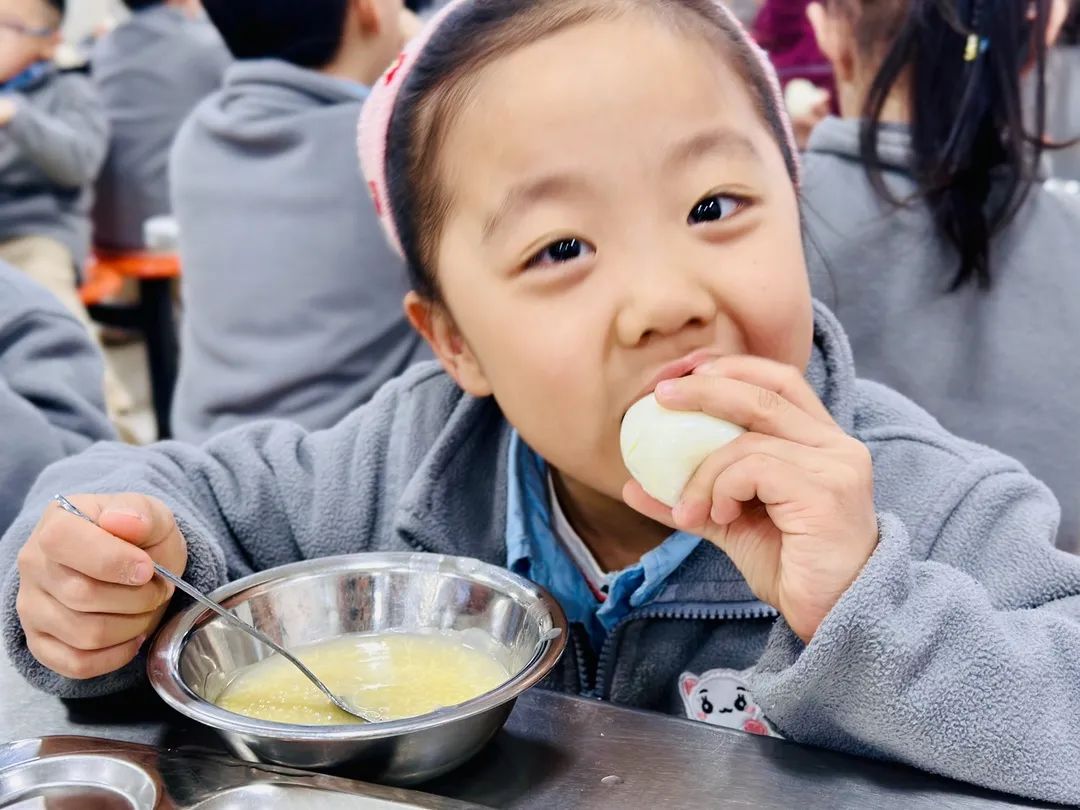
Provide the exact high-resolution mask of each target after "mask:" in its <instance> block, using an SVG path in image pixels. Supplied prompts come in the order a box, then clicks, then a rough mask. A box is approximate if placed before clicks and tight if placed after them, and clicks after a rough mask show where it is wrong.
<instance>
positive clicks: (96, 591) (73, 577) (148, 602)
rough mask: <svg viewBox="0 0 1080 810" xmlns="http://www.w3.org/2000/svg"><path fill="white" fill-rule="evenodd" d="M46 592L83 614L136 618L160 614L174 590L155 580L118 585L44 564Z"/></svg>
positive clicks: (57, 564) (43, 585)
mask: <svg viewBox="0 0 1080 810" xmlns="http://www.w3.org/2000/svg"><path fill="white" fill-rule="evenodd" d="M43 567H44V575H43V576H41V578H40V579H39V580H38V581H39V582H40V584H41V587H42V589H43V590H44V591H45V592H46V593H48V594H49V595H50V596H51V597H53V598H54V599H56V600H57V601H58V602H60V603H61V604H62V605H64V606H66V607H67V608H69V609H71V610H74V611H79V612H81V613H118V614H122V615H126V616H136V615H138V614H141V613H150V612H153V611H154V610H157V609H158V608H159V607H161V606H162V605H164V604H165V603H166V602H168V601H169V600H170V599H171V598H172V594H173V586H172V585H170V584H169V583H168V582H166V581H165V580H163V579H160V578H158V577H154V578H153V579H152V580H150V582H148V583H147V584H145V585H142V586H138V587H136V586H133V585H115V584H113V583H110V582H101V581H99V580H96V579H91V578H90V577H88V576H86V574H83V573H80V572H79V571H76V570H75V569H74V568H68V567H67V566H64V565H60V564H59V563H56V562H53V561H52V560H44V562H43Z"/></svg>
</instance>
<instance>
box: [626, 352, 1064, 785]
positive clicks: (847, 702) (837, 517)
mask: <svg viewBox="0 0 1080 810" xmlns="http://www.w3.org/2000/svg"><path fill="white" fill-rule="evenodd" d="M699 371H701V372H702V373H701V374H695V376H694V378H686V379H681V380H676V381H673V383H670V384H665V385H664V386H661V387H658V389H657V394H658V397H660V398H661V402H663V403H665V404H670V405H671V406H673V407H676V408H682V409H687V410H689V409H694V408H698V409H701V410H704V411H706V412H708V413H712V414H713V415H715V416H718V417H721V418H725V419H731V420H732V421H735V422H737V423H739V424H743V425H746V426H747V427H748V432H747V433H746V434H745V435H743V436H740V437H739V438H737V439H735V440H734V441H733V442H731V443H730V444H729V445H727V446H726V447H724V448H722V449H720V450H718V451H717V452H716V453H714V454H713V455H712V456H711V457H710V458H709V459H707V460H706V461H705V462H704V463H703V464H702V465H701V467H700V468H699V470H698V471H697V473H695V476H694V478H693V479H691V482H690V483H689V484H688V485H687V488H686V491H684V493H683V502H682V503H681V504H680V505H679V506H678V507H677V508H676V509H675V510H674V511H672V510H667V509H666V508H665V507H663V505H662V504H659V503H657V502H654V501H651V499H649V498H648V496H646V495H645V494H644V492H643V491H641V489H640V487H639V486H638V485H636V484H630V485H628V486H627V489H626V492H625V494H626V497H627V500H628V502H630V503H631V504H632V505H634V506H635V507H636V508H638V509H640V510H641V511H642V512H644V513H646V514H648V515H649V516H651V517H654V518H655V519H657V520H660V521H665V522H669V523H671V524H673V525H675V526H676V527H678V528H681V529H686V530H692V531H694V532H695V533H697V534H699V535H701V536H703V537H706V538H708V539H710V540H711V541H713V542H714V543H716V544H717V545H718V546H720V548H721V549H723V550H724V551H725V552H726V553H727V554H728V555H729V556H730V557H731V558H732V560H733V561H734V562H735V564H736V565H738V567H739V569H740V570H741V571H742V573H743V575H744V576H745V577H746V579H747V582H748V583H749V584H750V586H751V588H753V590H754V592H755V593H756V594H757V595H758V597H759V598H761V599H762V600H764V601H766V602H768V603H770V604H772V605H774V606H775V607H777V608H778V609H779V610H780V612H781V615H782V616H783V618H782V619H780V620H779V621H778V623H777V626H776V628H775V629H774V632H773V634H772V636H771V637H770V641H769V644H768V647H767V649H766V652H765V654H764V655H763V657H762V659H761V661H760V662H759V664H758V666H757V667H756V668H755V672H754V674H753V676H752V677H751V683H750V687H751V690H752V691H753V693H754V696H755V698H756V699H757V701H758V703H759V704H760V705H761V706H762V707H763V708H764V709H765V713H766V715H767V716H768V717H769V719H770V720H772V721H773V722H775V723H776V725H777V726H778V727H779V729H780V730H781V732H782V733H784V734H785V735H786V736H787V737H789V738H791V739H794V740H796V741H799V742H804V743H810V744H814V745H820V746H824V747H828V748H835V749H840V750H846V751H850V752H854V753H859V754H866V755H871V756H878V757H884V758H889V759H895V760H899V761H901V762H906V763H909V764H912V765H915V766H917V767H919V768H922V769H924V770H928V771H934V772H937V773H941V774H945V775H947V776H951V777H954V778H957V779H962V780H965V781H968V782H973V783H976V784H980V785H984V786H987V787H990V788H995V789H998V790H1004V791H1008V792H1012V793H1020V794H1025V795H1028V796H1031V797H1034V798H1039V799H1049V800H1053V801H1059V802H1068V803H1072V804H1075V803H1080V769H1077V767H1076V762H1077V761H1080V723H1078V722H1077V718H1080V557H1074V556H1072V555H1069V554H1067V553H1064V552H1061V551H1058V550H1056V549H1055V548H1054V545H1053V544H1054V540H1055V536H1056V533H1057V529H1058V521H1059V517H1060V511H1059V509H1058V506H1057V503H1056V501H1055V500H1054V498H1053V496H1052V495H1051V494H1050V492H1049V490H1047V488H1046V487H1045V486H1044V485H1043V484H1041V483H1040V482H1038V481H1036V480H1035V479H1034V478H1032V477H1031V476H1030V475H1029V474H1028V473H1027V472H1026V471H1025V470H1024V469H1023V468H1022V467H1021V466H1020V465H1019V464H1018V463H1017V462H1015V461H1013V460H1011V459H1008V458H1006V457H1004V456H1001V455H998V454H996V453H993V452H992V451H989V450H985V451H977V452H976V451H970V450H969V451H965V452H967V453H968V456H964V457H958V456H957V455H956V448H955V446H953V447H940V446H939V445H937V444H933V443H932V438H931V440H930V441H928V440H927V438H926V437H925V436H922V435H918V436H914V437H908V438H907V439H906V441H909V442H911V444H912V446H913V447H914V448H915V450H914V451H913V454H912V456H911V457H910V464H905V459H903V458H899V459H897V461H896V463H895V465H894V469H892V470H887V471H883V474H887V475H893V476H900V477H902V478H903V477H905V476H906V477H907V480H906V483H905V484H904V485H903V486H904V487H905V488H906V489H908V490H910V491H912V492H926V491H929V492H932V493H933V496H932V497H928V498H926V499H925V500H926V503H925V504H923V505H921V506H922V509H921V510H916V509H913V510H912V511H913V512H915V513H919V512H921V515H920V520H919V522H918V524H916V525H905V524H904V523H903V522H902V521H900V520H899V519H897V518H896V517H894V516H892V515H890V514H887V513H886V514H883V515H880V516H878V517H877V518H876V521H875V519H874V503H873V498H872V496H871V493H872V487H871V481H872V476H871V474H870V470H869V468H868V466H867V461H868V458H869V456H868V454H867V451H866V448H862V449H861V450H858V449H856V448H855V447H854V446H853V445H852V444H851V443H852V442H853V441H854V440H853V439H850V438H848V437H843V436H841V435H838V433H837V430H838V428H837V427H836V425H835V423H833V421H832V419H831V417H830V416H829V415H828V413H827V412H826V411H825V410H824V408H822V406H821V404H820V402H818V401H817V399H816V397H815V396H814V395H813V392H812V391H811V390H810V389H809V386H807V384H806V383H805V381H804V380H803V379H802V375H801V374H799V373H798V372H797V371H795V370H794V369H786V370H785V369H783V368H782V367H779V366H777V365H776V364H774V363H770V362H769V361H766V360H762V359H761V358H739V357H728V358H724V359H722V360H719V361H716V362H715V363H713V364H712V365H711V366H710V367H707V368H704V369H701V370H699ZM669 389H673V390H669ZM664 392H667V393H664ZM891 441H892V442H893V445H894V446H896V445H898V444H899V443H900V439H899V438H897V437H893V438H892V439H891ZM894 452H899V451H894ZM934 453H937V454H938V457H937V458H928V455H932V454H934ZM911 476H924V477H927V476H929V477H933V476H937V477H939V478H941V479H942V480H941V481H940V483H938V482H933V483H932V485H930V486H928V485H927V482H925V481H922V480H919V481H915V480H910V477H911ZM868 517H869V518H870V524H871V525H869V526H868V525H867V518H868ZM875 522H876V525H874V523H875ZM913 532H918V534H913Z"/></svg>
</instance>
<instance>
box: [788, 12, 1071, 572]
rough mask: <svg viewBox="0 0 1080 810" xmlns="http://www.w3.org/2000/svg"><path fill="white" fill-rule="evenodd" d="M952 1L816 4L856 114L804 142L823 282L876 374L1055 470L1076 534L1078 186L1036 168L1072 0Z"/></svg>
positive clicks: (1067, 541) (952, 420)
mask: <svg viewBox="0 0 1080 810" xmlns="http://www.w3.org/2000/svg"><path fill="white" fill-rule="evenodd" d="M952 5H953V4H951V3H947V4H940V3H869V2H865V3H864V2H862V0H829V2H827V3H825V5H824V6H822V5H819V4H816V3H815V4H814V5H813V6H811V19H812V20H814V22H815V24H816V27H817V30H818V36H819V39H820V40H821V43H822V47H823V49H824V50H825V52H826V53H827V54H828V55H829V57H830V58H831V59H832V62H833V65H834V67H835V72H836V76H837V80H838V83H839V88H840V104H841V112H842V114H843V116H844V117H843V118H842V119H841V118H830V119H827V120H825V121H824V122H822V123H821V124H820V125H819V126H818V127H817V129H815V130H814V133H813V135H812V136H811V139H810V143H809V151H808V153H807V155H806V165H805V169H806V171H805V182H804V184H803V188H802V200H803V212H804V214H805V216H806V220H805V221H806V226H807V233H808V239H807V243H808V245H810V248H811V250H810V267H811V279H812V280H813V285H812V289H813V292H814V294H815V296H816V297H818V298H819V299H820V300H822V301H824V302H825V303H827V304H828V305H829V306H830V308H831V309H833V311H834V312H835V313H836V315H837V317H838V318H839V320H840V322H841V324H842V325H843V327H844V329H845V331H846V332H847V333H848V335H849V336H850V338H851V345H852V348H853V350H854V354H855V362H856V366H857V367H858V369H859V372H860V373H861V374H864V375H866V376H867V377H870V378H871V379H874V380H876V381H878V382H882V383H885V384H886V385H888V386H890V387H892V388H895V389H896V390H898V391H900V392H901V393H902V394H905V395H907V396H909V397H911V398H912V399H914V400H915V402H917V403H918V404H919V405H922V406H923V407H925V408H927V409H928V410H929V411H930V413H931V414H933V415H934V416H935V417H936V418H938V419H940V420H941V423H942V424H943V425H944V426H945V427H946V428H947V429H949V430H952V431H955V432H956V433H958V434H959V435H961V436H963V437H965V438H968V439H973V440H975V441H978V442H982V443H983V444H987V445H989V446H991V447H995V448H997V449H1000V450H1002V451H1004V452H1006V453H1008V454H1010V455H1013V456H1015V457H1016V458H1018V459H1019V460H1020V461H1021V462H1023V463H1024V464H1025V465H1027V466H1028V467H1029V468H1030V469H1031V470H1032V472H1033V473H1034V474H1035V475H1036V476H1038V477H1039V478H1041V479H1042V480H1044V481H1046V482H1047V484H1049V485H1050V487H1051V488H1052V489H1053V491H1054V494H1055V495H1056V496H1057V498H1058V500H1059V501H1060V503H1061V506H1062V513H1063V520H1062V524H1061V528H1060V530H1059V533H1058V546H1059V547H1061V548H1063V549H1067V550H1069V551H1073V552H1080V473H1078V472H1077V459H1078V458H1080V433H1078V432H1077V430H1076V427H1075V417H1076V412H1077V411H1076V405H1075V400H1076V396H1077V393H1078V389H1077V385H1076V382H1075V381H1076V380H1077V379H1080V378H1078V376H1077V372H1076V359H1075V358H1076V356H1077V354H1078V353H1080V331H1078V330H1077V328H1076V324H1077V322H1078V321H1080V273H1077V261H1076V238H1077V233H1078V232H1080V198H1076V197H1070V196H1069V195H1066V194H1062V193H1059V192H1055V191H1051V190H1049V189H1046V188H1043V187H1042V185H1041V183H1040V179H1039V171H1038V167H1039V161H1040V151H1041V150H1040V149H1039V144H1040V143H1041V141H1042V137H1043V133H1044V132H1045V131H1046V127H1045V126H1044V116H1043V109H1044V108H1045V109H1046V110H1047V111H1049V110H1050V109H1051V107H1050V106H1049V105H1045V103H1044V100H1043V96H1044V95H1045V94H1044V91H1043V89H1042V88H1043V86H1044V81H1043V64H1044V61H1045V53H1046V42H1047V39H1048V38H1049V39H1052V38H1053V36H1054V33H1055V32H1056V30H1057V29H1058V28H1059V27H1060V25H1061V22H1062V21H1063V16H1062V12H1063V11H1064V10H1065V3H1064V0H1038V2H1032V0H999V2H995V3H990V2H982V0H975V1H974V2H963V3H957V4H955V5H956V10H955V13H953V12H952V11H949V9H950V8H951V7H952ZM957 19H959V21H960V23H961V26H960V28H959V30H958V29H957ZM1022 80H1023V81H1022ZM1022 87H1023V88H1024V89H1026V90H1029V91H1031V93H1030V95H1031V99H1030V101H1031V107H1032V108H1033V109H1034V110H1035V112H1036V114H1035V115H1033V116H1032V117H1033V118H1034V119H1035V120H1034V121H1033V122H1032V129H1031V137H1033V138H1034V144H1033V142H1032V140H1031V138H1029V131H1028V130H1029V127H1028V126H1027V125H1026V124H1025V119H1024V110H1025V104H1024V103H1023V102H1024V98H1023V94H1022V93H1021V88H1022ZM864 122H865V123H864ZM1072 135H1073V136H1076V135H1080V131H1078V132H1075V133H1072ZM1046 154H1054V152H1053V150H1050V151H1048V152H1047V153H1046Z"/></svg>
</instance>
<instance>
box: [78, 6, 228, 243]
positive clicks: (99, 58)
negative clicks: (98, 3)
mask: <svg viewBox="0 0 1080 810" xmlns="http://www.w3.org/2000/svg"><path fill="white" fill-rule="evenodd" d="M125 5H126V6H127V7H128V8H129V9H130V10H131V12H132V15H131V18H130V19H128V20H127V21H126V22H124V23H122V24H121V25H119V26H118V27H117V28H115V29H113V30H112V31H111V32H109V33H108V34H106V35H105V36H104V37H102V38H101V39H99V40H98V41H97V43H96V44H95V46H94V50H93V55H92V57H91V65H92V68H93V78H94V83H95V84H96V85H97V87H98V90H99V92H100V94H101V99H102V102H103V103H104V105H105V111H106V114H107V116H108V119H109V126H110V130H111V137H110V143H109V155H108V159H107V160H106V161H105V166H104V168H103V169H102V171H101V176H100V177H99V178H98V182H97V195H96V199H95V201H94V242H95V243H96V244H97V245H99V246H100V247H104V248H107V249H109V250H116V251H125V250H141V249H142V248H143V223H144V222H146V220H148V219H150V218H151V217H155V216H160V215H163V214H168V213H170V212H171V211H172V207H171V205H170V203H169V150H170V148H171V147H172V142H173V138H174V137H175V136H176V132H177V130H178V129H179V128H180V124H181V123H183V120H184V118H186V117H187V114H188V113H189V112H191V110H192V109H193V108H194V107H195V105H196V104H198V103H199V101H201V100H202V99H203V98H204V97H206V96H207V95H209V94H210V93H211V92H213V91H214V90H216V89H218V87H220V86H221V80H222V76H223V74H224V72H225V68H226V67H227V66H228V64H229V63H230V61H231V58H230V57H229V52H228V51H227V50H226V48H225V44H224V43H223V42H222V41H221V37H220V36H219V35H218V33H217V31H216V30H215V29H214V27H213V26H212V25H210V23H209V22H208V21H207V20H206V18H205V16H203V15H202V13H201V11H199V10H198V9H197V8H196V7H195V5H193V4H192V3H191V2H190V0H125Z"/></svg>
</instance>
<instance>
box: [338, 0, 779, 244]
mask: <svg viewBox="0 0 1080 810" xmlns="http://www.w3.org/2000/svg"><path fill="white" fill-rule="evenodd" d="M471 1H472V0H452V1H451V2H449V3H447V4H446V5H445V6H443V8H442V9H441V10H440V11H439V13H438V14H436V15H435V16H434V17H432V18H431V20H429V21H428V23H427V24H426V25H425V26H424V28H423V30H422V31H421V32H420V33H419V34H417V35H416V36H415V37H414V38H413V39H412V40H410V41H409V43H408V44H407V45H406V46H405V49H404V50H403V51H402V52H401V54H400V55H399V56H398V58H397V59H396V60H395V61H394V63H393V64H392V65H391V66H390V67H389V68H387V70H386V72H385V73H384V74H383V75H382V77H381V78H380V79H379V80H378V81H377V82H376V83H375V86H374V87H373V88H372V89H371V94H370V95H369V96H368V99H367V101H365V102H364V107H363V110H362V111H361V113H360V129H359V137H358V141H359V149H360V167H361V169H363V172H364V176H365V177H366V178H367V183H368V189H369V190H370V191H371V199H372V202H374V204H375V213H376V214H378V217H379V221H380V222H381V223H382V226H383V230H384V231H385V232H386V238H387V239H388V240H389V242H390V245H391V247H393V248H394V250H396V251H397V252H398V254H399V255H402V256H404V255H405V250H404V248H403V247H402V244H401V237H400V236H399V234H398V228H397V223H396V222H395V221H394V216H393V212H392V211H391V208H390V199H389V191H388V186H387V182H386V147H387V139H388V138H389V134H390V118H391V116H392V115H393V112H394V105H395V103H396V102H397V98H398V94H399V93H400V92H401V88H402V87H404V86H405V81H406V79H407V78H408V76H409V74H410V73H411V72H412V69H413V67H414V66H415V65H416V61H417V59H419V58H420V54H421V53H423V51H424V48H425V47H426V46H427V44H428V42H429V41H430V40H431V37H432V36H434V34H435V32H436V31H438V30H439V27H440V26H441V25H442V23H443V22H444V21H445V20H446V18H447V17H448V16H449V15H450V14H451V13H452V12H454V11H456V10H457V9H458V8H460V7H461V6H464V5H465V4H466V3H469V2H471ZM716 5H717V7H718V8H719V9H720V10H721V11H722V12H723V14H724V15H725V16H726V17H727V18H728V20H729V21H730V22H731V24H732V27H733V28H734V29H735V31H736V32H737V33H738V35H739V36H740V37H741V38H742V41H743V43H744V44H745V45H747V47H748V48H749V49H750V52H751V53H752V54H753V55H754V57H755V58H756V59H757V61H758V63H759V65H760V67H761V69H762V70H763V71H764V73H765V77H766V79H767V81H768V82H769V87H770V89H771V90H772V94H773V101H774V104H775V105H776V111H777V114H778V115H779V116H780V121H781V124H782V126H783V128H784V138H785V140H786V141H787V147H788V149H789V151H790V153H791V156H792V159H793V160H794V161H795V167H794V168H795V184H796V185H798V184H799V181H800V167H799V157H798V156H799V152H798V149H797V148H796V145H795V135H794V133H793V131H792V129H791V119H790V118H789V117H788V114H787V108H786V107H785V105H784V101H783V96H782V94H781V91H780V80H779V78H778V77H777V75H776V70H775V68H773V65H772V63H771V62H770V61H769V57H768V54H767V53H765V51H764V50H762V49H761V48H760V47H759V46H758V44H757V43H756V42H754V40H753V39H752V38H751V37H750V35H749V34H748V33H747V31H746V29H745V28H744V27H743V24H742V23H741V22H739V20H738V18H736V17H735V15H734V14H732V13H731V11H730V10H729V9H728V8H727V6H725V5H724V3H723V1H722V0H716Z"/></svg>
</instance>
